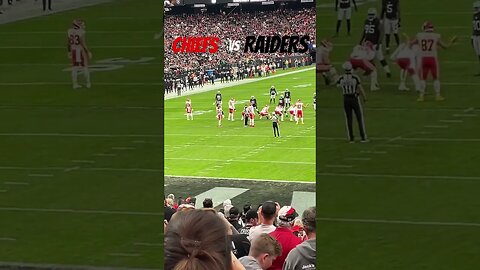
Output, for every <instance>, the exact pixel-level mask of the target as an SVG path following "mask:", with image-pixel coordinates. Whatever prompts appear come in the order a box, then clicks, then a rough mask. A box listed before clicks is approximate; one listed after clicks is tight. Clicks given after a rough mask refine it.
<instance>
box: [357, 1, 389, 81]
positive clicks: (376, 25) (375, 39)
mask: <svg viewBox="0 0 480 270" xmlns="http://www.w3.org/2000/svg"><path fill="white" fill-rule="evenodd" d="M364 41H370V42H371V43H372V44H373V48H374V49H375V57H376V58H377V59H378V61H380V63H381V64H382V66H383V69H384V70H385V72H386V73H387V77H388V78H390V77H391V73H390V67H389V66H388V64H387V61H385V57H384V56H383V50H382V39H381V29H380V20H379V19H378V18H377V10H376V9H375V8H370V9H368V14H367V19H366V20H365V24H364V27H363V34H362V39H361V40H360V44H362V43H363V42H364Z"/></svg>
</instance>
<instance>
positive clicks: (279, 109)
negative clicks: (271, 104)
mask: <svg viewBox="0 0 480 270" xmlns="http://www.w3.org/2000/svg"><path fill="white" fill-rule="evenodd" d="M275 115H277V116H278V117H280V121H283V106H282V105H281V104H278V105H277V107H275Z"/></svg>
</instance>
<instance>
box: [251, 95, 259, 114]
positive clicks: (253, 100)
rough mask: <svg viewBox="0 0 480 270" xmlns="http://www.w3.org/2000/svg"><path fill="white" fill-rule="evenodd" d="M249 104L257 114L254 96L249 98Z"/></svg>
mask: <svg viewBox="0 0 480 270" xmlns="http://www.w3.org/2000/svg"><path fill="white" fill-rule="evenodd" d="M250 104H251V105H252V106H253V109H254V110H255V111H256V112H257V113H259V111H258V108H257V99H256V98H255V97H254V96H252V97H251V98H250Z"/></svg>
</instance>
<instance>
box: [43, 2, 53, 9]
mask: <svg viewBox="0 0 480 270" xmlns="http://www.w3.org/2000/svg"><path fill="white" fill-rule="evenodd" d="M47 4H48V10H52V0H43V11H45V10H47Z"/></svg>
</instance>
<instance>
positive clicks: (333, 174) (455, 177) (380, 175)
mask: <svg viewBox="0 0 480 270" xmlns="http://www.w3.org/2000/svg"><path fill="white" fill-rule="evenodd" d="M317 175H321V176H334V177H351V178H354V177H359V178H407V179H438V180H472V181H474V180H480V176H453V175H450V176H448V175H395V174H362V173H318V174H317Z"/></svg>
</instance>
